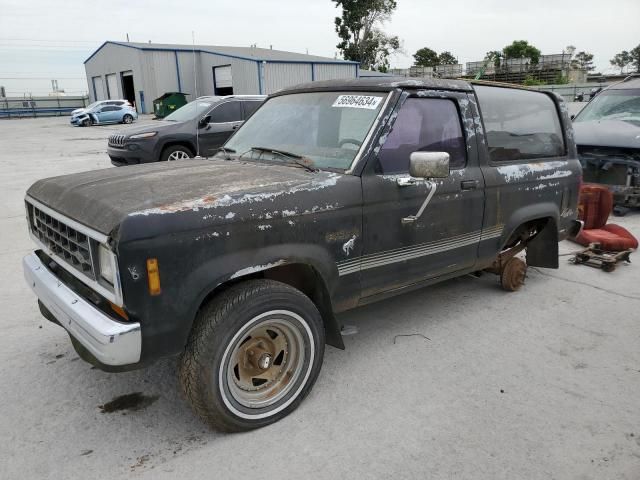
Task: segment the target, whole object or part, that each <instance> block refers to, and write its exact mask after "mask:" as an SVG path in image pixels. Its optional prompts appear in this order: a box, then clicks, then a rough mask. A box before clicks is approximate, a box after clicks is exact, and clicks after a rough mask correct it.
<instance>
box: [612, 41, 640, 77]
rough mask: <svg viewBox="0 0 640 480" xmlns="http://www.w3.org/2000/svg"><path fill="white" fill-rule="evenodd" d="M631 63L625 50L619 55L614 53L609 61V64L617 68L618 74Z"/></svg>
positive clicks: (629, 55)
mask: <svg viewBox="0 0 640 480" xmlns="http://www.w3.org/2000/svg"><path fill="white" fill-rule="evenodd" d="M639 47H640V45H639ZM636 48H637V47H636ZM634 50H635V49H634ZM632 61H633V59H632V58H631V54H630V53H629V52H627V51H626V50H623V51H621V52H620V53H616V54H615V56H614V57H613V58H612V59H611V60H609V63H610V64H611V65H613V66H614V67H618V68H619V69H620V73H622V72H623V71H624V69H625V67H626V66H627V65H629V64H630V63H631V62H632Z"/></svg>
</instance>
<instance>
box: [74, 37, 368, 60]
mask: <svg viewBox="0 0 640 480" xmlns="http://www.w3.org/2000/svg"><path fill="white" fill-rule="evenodd" d="M108 43H110V44H112V45H119V46H121V47H127V48H134V49H136V50H144V51H156V52H193V49H190V48H145V47H138V46H134V45H128V44H126V43H120V42H113V41H111V40H107V41H106V42H104V43H103V44H102V45H100V47H98V49H97V50H96V51H95V52H93V53H92V54H91V56H89V58H87V59H86V60H85V61H84V63H87V62H88V61H89V60H91V59H92V58H93V57H94V56H95V55H96V54H97V53H98V52H99V51H100V50H102V48H103V47H104V46H105V45H106V44H108ZM195 51H196V52H199V53H210V54H212V55H219V56H221V57H228V58H236V59H238V60H250V61H252V62H267V63H316V64H320V65H349V64H355V65H357V64H358V62H354V61H351V60H334V61H331V60H324V61H323V60H319V61H318V60H269V59H268V58H255V57H245V56H242V55H232V54H229V53H222V52H216V51H213V50H202V49H196V50H195Z"/></svg>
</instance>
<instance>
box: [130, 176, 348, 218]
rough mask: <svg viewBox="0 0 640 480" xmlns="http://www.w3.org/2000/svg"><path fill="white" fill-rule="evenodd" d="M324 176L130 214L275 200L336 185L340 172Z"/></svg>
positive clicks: (158, 213) (195, 210) (172, 211)
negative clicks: (295, 183) (272, 189)
mask: <svg viewBox="0 0 640 480" xmlns="http://www.w3.org/2000/svg"><path fill="white" fill-rule="evenodd" d="M323 177H324V178H322V177H320V178H313V179H312V180H310V181H308V182H304V183H302V184H298V185H293V186H289V188H286V185H283V188H282V189H281V190H277V191H267V192H260V193H240V192H239V195H236V196H231V195H230V194H228V193H226V194H224V195H222V196H221V197H218V196H215V195H206V196H204V197H199V198H196V199H191V200H185V201H180V202H176V203H174V204H171V205H164V206H162V207H155V208H149V209H146V210H140V211H137V212H133V213H130V214H129V216H137V215H162V214H165V213H174V212H180V211H187V210H192V211H194V212H197V211H199V210H200V209H210V208H219V207H229V206H232V205H239V204H245V203H261V202H265V201H267V200H271V201H273V200H274V199H275V198H277V197H280V196H284V195H291V194H295V193H298V192H312V191H316V190H321V189H324V188H327V187H332V186H334V185H336V183H337V182H338V178H339V177H340V174H337V173H334V172H330V173H329V172H325V174H324V175H323Z"/></svg>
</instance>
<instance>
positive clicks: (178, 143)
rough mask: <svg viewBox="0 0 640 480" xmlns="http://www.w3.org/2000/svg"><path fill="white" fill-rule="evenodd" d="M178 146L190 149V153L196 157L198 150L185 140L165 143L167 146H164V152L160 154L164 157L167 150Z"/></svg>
mask: <svg viewBox="0 0 640 480" xmlns="http://www.w3.org/2000/svg"><path fill="white" fill-rule="evenodd" d="M176 145H180V146H181V147H186V148H188V149H189V151H190V152H191V153H192V154H194V155H195V153H196V149H195V148H194V147H193V145H191V143H190V142H187V141H185V140H171V141H169V142H167V143H165V144H164V145H163V146H162V150H161V152H160V155H162V154H163V153H164V151H165V150H166V149H167V148H170V147H175V146H176Z"/></svg>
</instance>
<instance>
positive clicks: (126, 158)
mask: <svg viewBox="0 0 640 480" xmlns="http://www.w3.org/2000/svg"><path fill="white" fill-rule="evenodd" d="M265 98H266V97H265V96H262V95H230V96H225V97H200V98H198V99H196V100H194V101H193V102H190V103H187V104H186V105H184V106H183V107H181V108H179V109H178V110H176V111H175V112H173V113H172V114H170V115H167V116H166V117H165V118H164V119H163V120H162V121H158V122H154V123H152V124H147V125H140V126H136V127H131V128H127V129H126V130H122V131H120V132H117V133H115V134H113V135H111V136H110V137H109V143H108V148H107V153H108V154H109V157H110V158H111V163H112V164H114V165H115V166H118V167H119V166H123V165H134V164H138V163H149V162H157V161H171V160H183V159H186V158H192V157H195V156H196V155H199V156H202V157H209V156H213V155H214V154H215V153H216V152H217V150H218V148H219V147H220V146H222V145H223V144H224V142H226V141H227V139H228V138H229V137H230V136H231V134H232V133H234V132H235V131H236V129H237V128H238V127H239V126H240V125H242V123H243V122H244V121H245V120H246V119H247V118H249V117H250V116H251V114H252V113H253V112H254V111H256V110H257V109H258V107H259V106H260V105H261V104H262V102H263V101H264V99H265Z"/></svg>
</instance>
